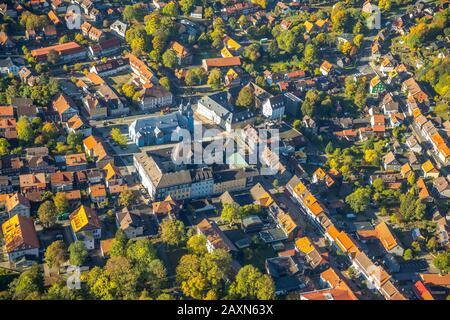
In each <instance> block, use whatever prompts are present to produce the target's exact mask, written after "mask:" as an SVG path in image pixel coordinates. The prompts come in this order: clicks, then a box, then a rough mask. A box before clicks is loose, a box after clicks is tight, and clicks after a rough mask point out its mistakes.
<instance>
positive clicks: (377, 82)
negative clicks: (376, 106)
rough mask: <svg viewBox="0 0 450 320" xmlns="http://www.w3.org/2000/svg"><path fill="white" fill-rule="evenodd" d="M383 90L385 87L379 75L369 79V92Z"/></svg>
mask: <svg viewBox="0 0 450 320" xmlns="http://www.w3.org/2000/svg"><path fill="white" fill-rule="evenodd" d="M385 90H386V87H385V85H384V83H383V82H382V81H381V79H380V77H379V76H375V77H373V78H372V80H370V94H373V95H377V94H379V93H381V92H383V91H385Z"/></svg>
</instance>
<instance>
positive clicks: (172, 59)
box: [162, 49, 178, 69]
mask: <svg viewBox="0 0 450 320" xmlns="http://www.w3.org/2000/svg"><path fill="white" fill-rule="evenodd" d="M162 61H163V65H164V66H165V67H166V68H169V69H173V68H175V67H176V66H177V65H178V57H177V55H176V53H175V51H173V50H172V49H168V50H166V51H165V52H164V53H163V55H162Z"/></svg>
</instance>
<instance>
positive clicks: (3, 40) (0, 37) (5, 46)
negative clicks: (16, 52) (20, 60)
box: [0, 31, 16, 52]
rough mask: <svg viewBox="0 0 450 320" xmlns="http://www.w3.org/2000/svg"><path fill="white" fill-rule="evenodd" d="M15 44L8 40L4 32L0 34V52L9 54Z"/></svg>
mask: <svg viewBox="0 0 450 320" xmlns="http://www.w3.org/2000/svg"><path fill="white" fill-rule="evenodd" d="M15 46H16V45H15V43H14V42H13V41H12V40H11V39H10V38H9V36H8V34H7V33H6V32H4V31H1V32H0V49H1V50H2V51H7V52H10V50H13V49H14V47H15Z"/></svg>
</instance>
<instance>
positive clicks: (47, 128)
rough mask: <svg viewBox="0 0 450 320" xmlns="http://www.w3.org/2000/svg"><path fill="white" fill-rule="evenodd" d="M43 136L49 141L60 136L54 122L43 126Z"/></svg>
mask: <svg viewBox="0 0 450 320" xmlns="http://www.w3.org/2000/svg"><path fill="white" fill-rule="evenodd" d="M42 135H43V136H44V138H45V140H47V141H49V140H52V139H55V138H56V137H57V136H58V128H56V126H55V125H54V124H53V123H52V122H46V123H44V125H43V126H42Z"/></svg>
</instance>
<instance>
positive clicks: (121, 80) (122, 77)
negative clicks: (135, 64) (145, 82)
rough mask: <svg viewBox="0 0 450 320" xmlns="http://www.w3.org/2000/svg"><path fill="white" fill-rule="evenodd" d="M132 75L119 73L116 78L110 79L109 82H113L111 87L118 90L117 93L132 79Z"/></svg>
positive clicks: (111, 77)
mask: <svg viewBox="0 0 450 320" xmlns="http://www.w3.org/2000/svg"><path fill="white" fill-rule="evenodd" d="M131 77H132V76H131V74H130V73H128V72H127V73H119V74H116V75H114V76H110V77H108V79H109V81H110V82H111V85H112V86H113V87H114V89H116V90H117V91H119V90H121V88H122V86H123V85H124V84H125V83H127V82H128V81H130V79H131Z"/></svg>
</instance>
